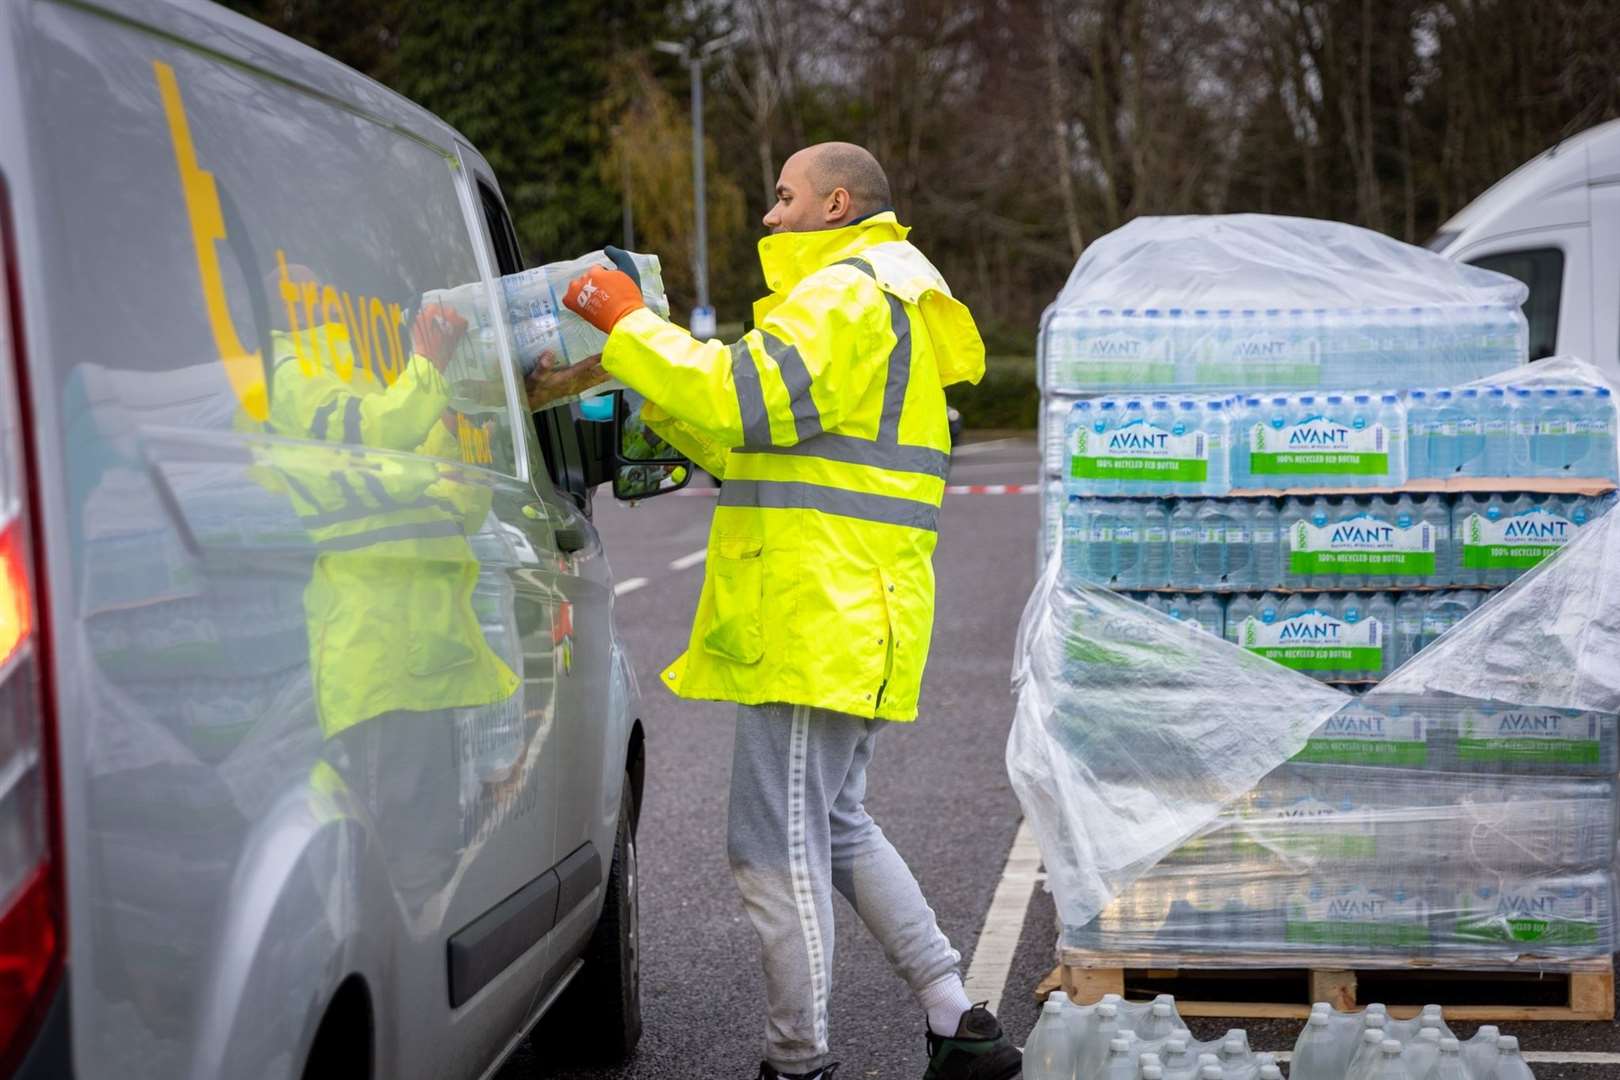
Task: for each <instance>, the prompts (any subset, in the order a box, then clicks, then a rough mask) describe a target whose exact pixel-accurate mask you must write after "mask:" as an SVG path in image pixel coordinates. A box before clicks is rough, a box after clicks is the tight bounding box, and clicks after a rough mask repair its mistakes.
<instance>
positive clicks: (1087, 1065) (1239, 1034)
mask: <svg viewBox="0 0 1620 1080" xmlns="http://www.w3.org/2000/svg"><path fill="white" fill-rule="evenodd" d="M1023 1071H1024V1076H1025V1078H1026V1080H1281V1077H1282V1070H1281V1068H1280V1066H1279V1065H1278V1064H1277V1059H1276V1057H1275V1056H1274V1055H1272V1054H1270V1053H1267V1052H1264V1051H1261V1052H1258V1053H1257V1052H1255V1051H1254V1050H1253V1049H1252V1048H1251V1047H1250V1045H1249V1036H1248V1033H1247V1032H1246V1031H1244V1030H1243V1029H1242V1028H1232V1029H1230V1030H1228V1031H1227V1032H1226V1033H1225V1034H1224V1035H1222V1036H1221V1037H1220V1038H1218V1039H1213V1040H1210V1041H1208V1042H1204V1041H1200V1040H1199V1039H1197V1038H1194V1037H1193V1034H1192V1032H1191V1031H1189V1030H1188V1029H1187V1026H1186V1024H1185V1023H1184V1022H1183V1021H1182V1019H1181V1016H1180V1014H1179V1013H1178V1012H1177V1011H1176V1002H1175V998H1173V997H1171V996H1170V995H1169V994H1160V995H1159V996H1158V997H1156V998H1154V999H1153V1000H1152V1001H1151V1002H1138V1001H1126V1000H1124V999H1123V998H1122V997H1120V996H1119V995H1118V994H1105V995H1103V997H1102V999H1101V1000H1100V1001H1097V1002H1095V1003H1083V1004H1082V1003H1077V1002H1073V1001H1070V1000H1069V997H1068V995H1067V994H1065V993H1064V992H1063V991H1061V990H1054V991H1052V992H1051V993H1050V994H1048V995H1047V998H1046V1001H1045V1002H1044V1003H1043V1004H1042V1006H1041V1012H1040V1016H1039V1018H1038V1019H1037V1020H1036V1022H1035V1028H1034V1030H1033V1031H1031V1032H1030V1035H1029V1039H1028V1040H1027V1041H1026V1042H1025V1044H1024V1064H1023ZM1533 1075H1534V1074H1533V1073H1532V1072H1531V1071H1530V1067H1529V1065H1527V1064H1526V1063H1525V1061H1524V1058H1523V1056H1522V1055H1521V1053H1520V1050H1519V1040H1518V1039H1516V1038H1514V1037H1513V1036H1511V1035H1503V1034H1502V1033H1501V1032H1500V1031H1499V1030H1498V1029H1497V1028H1496V1027H1495V1026H1493V1025H1489V1024H1486V1025H1482V1026H1481V1027H1480V1028H1479V1029H1478V1030H1477V1031H1475V1032H1474V1035H1473V1037H1472V1038H1471V1039H1468V1040H1466V1041H1464V1040H1460V1039H1458V1038H1457V1037H1456V1035H1455V1034H1454V1033H1453V1032H1452V1030H1451V1028H1450V1026H1449V1025H1448V1024H1447V1023H1446V1016H1445V1010H1444V1009H1442V1008H1441V1007H1440V1006H1439V1005H1425V1006H1423V1008H1422V1010H1421V1011H1420V1012H1419V1013H1418V1014H1417V1015H1416V1016H1413V1017H1411V1018H1408V1019H1397V1018H1395V1017H1393V1016H1391V1015H1390V1014H1389V1010H1388V1009H1387V1008H1385V1007H1384V1006H1383V1005H1379V1004H1373V1005H1368V1006H1367V1007H1366V1008H1365V1009H1358V1010H1356V1011H1354V1012H1342V1011H1339V1010H1336V1009H1334V1008H1333V1007H1332V1006H1331V1005H1329V1004H1328V1003H1327V1002H1317V1003H1316V1004H1315V1005H1313V1006H1312V1007H1311V1015H1310V1019H1309V1020H1307V1021H1306V1023H1305V1025H1304V1027H1303V1028H1301V1030H1300V1033H1299V1036H1298V1037H1297V1038H1296V1039H1295V1041H1294V1047H1293V1053H1292V1054H1291V1056H1290V1059H1289V1067H1288V1076H1289V1080H1526V1078H1533Z"/></svg>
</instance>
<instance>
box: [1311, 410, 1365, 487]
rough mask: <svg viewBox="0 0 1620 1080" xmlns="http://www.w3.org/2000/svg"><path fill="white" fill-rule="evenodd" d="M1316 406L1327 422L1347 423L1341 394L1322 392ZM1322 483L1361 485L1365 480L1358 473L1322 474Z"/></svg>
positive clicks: (1336, 485) (1348, 418) (1347, 415)
mask: <svg viewBox="0 0 1620 1080" xmlns="http://www.w3.org/2000/svg"><path fill="white" fill-rule="evenodd" d="M1318 408H1319V411H1320V412H1321V414H1322V418H1323V419H1324V420H1326V421H1328V422H1329V423H1332V424H1343V425H1346V426H1348V425H1349V423H1350V417H1349V410H1348V409H1346V408H1345V398H1344V395H1343V394H1331V393H1330V394H1323V395H1322V396H1321V397H1320V398H1319V399H1318ZM1322 483H1324V484H1332V485H1334V486H1335V487H1362V486H1363V485H1364V484H1365V483H1366V480H1365V479H1364V478H1363V477H1362V476H1361V475H1360V474H1359V473H1340V474H1338V475H1328V476H1324V477H1323V478H1322Z"/></svg>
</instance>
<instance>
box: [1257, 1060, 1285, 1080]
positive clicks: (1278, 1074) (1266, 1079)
mask: <svg viewBox="0 0 1620 1080" xmlns="http://www.w3.org/2000/svg"><path fill="white" fill-rule="evenodd" d="M1260 1080H1283V1074H1282V1067H1281V1066H1279V1065H1278V1064H1277V1063H1276V1062H1275V1061H1268V1062H1266V1063H1265V1064H1263V1065H1261V1066H1260Z"/></svg>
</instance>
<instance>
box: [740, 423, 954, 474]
mask: <svg viewBox="0 0 1620 1080" xmlns="http://www.w3.org/2000/svg"><path fill="white" fill-rule="evenodd" d="M732 453H734V454H779V455H782V456H785V457H818V458H826V459H827V460H829V461H842V462H844V463H845V464H849V465H871V466H874V467H876V468H879V469H888V470H890V471H892V472H907V473H921V474H922V475H924V476H934V477H938V478H939V479H941V480H943V479H945V478H946V477H947V476H948V475H949V474H950V471H951V455H949V454H947V453H946V452H945V451H943V450H935V449H934V448H933V447H932V446H901V445H899V444H898V443H891V444H887V445H885V444H884V443H881V442H874V441H873V440H871V439H862V438H859V437H858V436H855V435H837V434H834V433H832V432H823V433H822V434H820V435H817V436H816V437H815V438H813V439H810V440H809V441H807V442H802V443H798V444H796V445H794V446H773V447H771V448H770V449H764V448H759V449H756V448H754V447H751V446H745V447H742V448H741V449H738V450H733V451H732Z"/></svg>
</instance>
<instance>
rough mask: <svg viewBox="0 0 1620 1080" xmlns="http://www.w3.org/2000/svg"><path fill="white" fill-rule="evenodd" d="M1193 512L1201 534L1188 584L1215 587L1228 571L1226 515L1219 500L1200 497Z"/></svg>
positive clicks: (1199, 534)
mask: <svg viewBox="0 0 1620 1080" xmlns="http://www.w3.org/2000/svg"><path fill="white" fill-rule="evenodd" d="M1193 515H1194V519H1195V521H1196V522H1197V529H1198V535H1197V540H1196V541H1195V544H1196V548H1195V554H1194V556H1193V567H1194V569H1193V576H1192V579H1191V580H1190V581H1188V582H1186V583H1185V584H1188V585H1191V586H1195V587H1199V588H1205V589H1213V588H1216V587H1217V586H1219V585H1220V583H1221V578H1222V577H1224V576H1225V574H1226V524H1227V514H1226V511H1225V509H1224V508H1223V507H1222V505H1221V504H1220V503H1219V502H1217V501H1216V500H1214V499H1199V500H1198V501H1197V502H1196V503H1194V504H1193ZM1177 584H1183V583H1182V582H1177Z"/></svg>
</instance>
